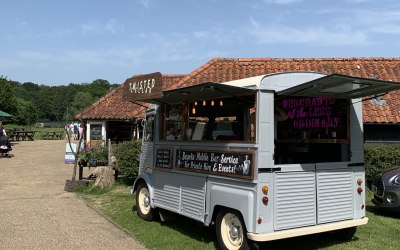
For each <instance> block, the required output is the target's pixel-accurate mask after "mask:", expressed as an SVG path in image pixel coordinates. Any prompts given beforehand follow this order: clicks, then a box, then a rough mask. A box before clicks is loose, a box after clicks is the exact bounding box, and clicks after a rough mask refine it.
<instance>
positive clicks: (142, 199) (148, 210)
mask: <svg viewBox="0 0 400 250" xmlns="http://www.w3.org/2000/svg"><path fill="white" fill-rule="evenodd" d="M136 210H137V215H138V216H139V217H140V218H142V219H143V220H146V221H151V220H153V217H154V209H153V208H152V207H151V205H150V192H149V189H148V188H147V185H146V183H144V182H142V183H140V184H139V186H138V187H137V190H136Z"/></svg>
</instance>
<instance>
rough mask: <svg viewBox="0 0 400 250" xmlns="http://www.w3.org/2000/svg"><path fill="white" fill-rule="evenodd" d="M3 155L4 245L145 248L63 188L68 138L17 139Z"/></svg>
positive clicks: (0, 220)
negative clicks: (50, 139) (20, 140)
mask: <svg viewBox="0 0 400 250" xmlns="http://www.w3.org/2000/svg"><path fill="white" fill-rule="evenodd" d="M12 153H13V154H14V155H15V156H14V157H13V158H0V249H144V247H143V246H142V245H140V244H139V243H138V242H136V241H135V240H134V239H132V238H131V237H130V236H129V235H127V234H126V233H125V232H123V231H121V230H120V229H119V228H117V227H116V226H114V225H113V224H112V223H110V222H109V221H108V220H106V219H105V218H103V217H102V216H101V215H99V214H98V213H97V212H96V211H94V210H92V209H91V208H89V207H88V206H86V204H85V203H84V202H83V201H82V200H80V199H79V198H77V197H76V195H75V194H74V193H69V192H65V191H64V185H65V180H66V179H71V176H72V165H70V164H64V155H65V141H62V140H56V141H32V142H31V141H29V142H25V141H24V142H16V143H15V144H14V146H13V151H12Z"/></svg>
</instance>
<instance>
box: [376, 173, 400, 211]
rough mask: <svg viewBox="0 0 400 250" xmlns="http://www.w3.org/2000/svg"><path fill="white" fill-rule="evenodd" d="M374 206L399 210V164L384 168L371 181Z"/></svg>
mask: <svg viewBox="0 0 400 250" xmlns="http://www.w3.org/2000/svg"><path fill="white" fill-rule="evenodd" d="M372 192H373V193H374V198H373V199H372V203H374V204H375V206H377V207H380V208H384V209H389V210H397V211H400V166H397V167H393V168H389V169H386V170H385V171H384V172H383V173H382V174H379V175H377V176H376V177H375V178H374V181H373V183H372Z"/></svg>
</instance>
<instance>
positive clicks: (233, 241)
mask: <svg viewBox="0 0 400 250" xmlns="http://www.w3.org/2000/svg"><path fill="white" fill-rule="evenodd" d="M215 232H216V236H217V240H218V244H219V246H220V247H221V249H223V250H248V249H252V248H251V245H250V244H249V241H248V239H247V236H246V235H247V230H246V226H245V224H244V222H243V219H242V216H241V215H240V213H238V212H237V211H235V210H228V209H222V210H221V211H219V212H218V214H217V218H216V228H215Z"/></svg>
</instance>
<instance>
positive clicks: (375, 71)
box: [175, 58, 400, 123]
mask: <svg viewBox="0 0 400 250" xmlns="http://www.w3.org/2000/svg"><path fill="white" fill-rule="evenodd" d="M285 71H311V72H319V73H325V74H332V73H338V74H344V75H350V76H357V77H364V78H375V79H380V80H386V81H397V82H400V58H214V59H212V60H211V61H209V62H208V63H206V64H205V65H203V66H201V67H200V68H198V69H196V70H194V71H193V72H191V73H190V74H188V75H186V76H185V77H183V78H182V79H181V80H180V81H179V82H178V83H176V84H175V85H176V86H177V87H185V86H190V85H194V84H198V83H202V82H208V81H211V82H226V81H231V80H237V79H242V78H247V77H252V76H258V75H263V74H270V73H277V72H285ZM399 97H400V91H392V92H390V93H388V94H386V95H384V96H383V97H382V98H383V99H384V100H385V101H386V104H385V105H383V106H381V105H379V104H378V105H372V102H371V100H366V101H364V102H363V108H364V109H363V119H364V123H400V109H399V108H397V107H400V98H399Z"/></svg>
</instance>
